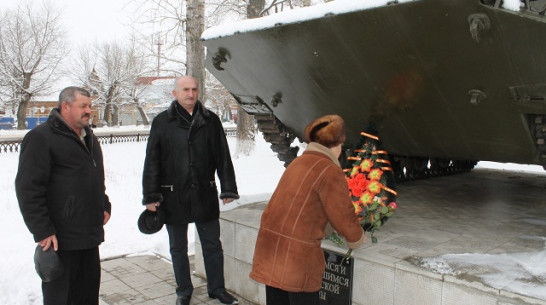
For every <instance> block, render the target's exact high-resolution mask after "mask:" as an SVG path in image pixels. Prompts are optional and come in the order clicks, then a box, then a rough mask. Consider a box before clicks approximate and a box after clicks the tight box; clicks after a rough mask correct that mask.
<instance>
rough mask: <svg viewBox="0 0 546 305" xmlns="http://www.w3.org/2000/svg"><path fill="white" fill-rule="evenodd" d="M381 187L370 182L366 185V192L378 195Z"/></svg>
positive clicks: (376, 182) (374, 182)
mask: <svg viewBox="0 0 546 305" xmlns="http://www.w3.org/2000/svg"><path fill="white" fill-rule="evenodd" d="M382 186H383V185H382V184H381V183H379V182H378V181H371V182H370V184H368V190H369V191H370V193H373V194H379V193H381V187H382Z"/></svg>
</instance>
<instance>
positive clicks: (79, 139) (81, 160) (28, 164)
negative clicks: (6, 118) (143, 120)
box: [15, 87, 111, 305]
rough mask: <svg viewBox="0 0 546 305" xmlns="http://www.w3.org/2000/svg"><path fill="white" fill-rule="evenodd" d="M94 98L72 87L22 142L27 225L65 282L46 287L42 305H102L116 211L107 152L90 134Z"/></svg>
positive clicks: (20, 189)
mask: <svg viewBox="0 0 546 305" xmlns="http://www.w3.org/2000/svg"><path fill="white" fill-rule="evenodd" d="M91 103H92V100H91V97H90V94H89V92H88V91H87V90H85V89H82V88H79V87H67V88H65V89H63V90H62V91H61V93H60V95H59V106H58V108H56V109H53V110H52V111H51V114H50V115H49V118H48V120H47V122H46V123H45V124H42V125H39V126H37V127H36V128H34V129H32V130H31V131H29V132H28V133H27V134H26V136H25V137H24V139H23V142H22V143H21V154H20V157H19V168H18V172H17V177H16V178H15V190H16V193H17V199H18V201H19V207H20V209H21V213H22V215H23V219H24V221H25V224H26V225H27V227H28V229H29V231H30V232H31V233H32V235H33V236H34V240H35V241H36V242H38V244H39V245H40V246H41V247H42V249H43V251H46V250H48V249H49V247H53V249H54V250H55V251H57V254H58V256H59V257H60V260H61V261H62V263H63V265H64V272H63V274H62V276H61V277H60V278H57V279H55V280H52V281H45V280H44V282H42V292H43V298H44V305H50V304H55V305H62V304H98V302H99V286H100V272H101V268H100V257H99V249H98V246H99V245H100V244H101V243H102V242H103V241H104V228H103V226H104V225H105V224H106V223H107V222H108V220H109V219H110V210H111V205H110V201H109V199H108V196H107V195H106V193H105V185H104V167H103V158H102V151H101V149H100V145H99V142H98V140H97V137H96V136H95V135H94V134H93V132H92V131H91V129H90V128H89V116H90V114H91Z"/></svg>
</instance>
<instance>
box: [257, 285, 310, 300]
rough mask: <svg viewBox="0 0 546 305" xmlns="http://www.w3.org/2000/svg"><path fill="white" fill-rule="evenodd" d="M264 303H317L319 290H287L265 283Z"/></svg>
mask: <svg viewBox="0 0 546 305" xmlns="http://www.w3.org/2000/svg"><path fill="white" fill-rule="evenodd" d="M265 303H266V304H267V305H318V304H319V292H318V291H317V292H288V291H284V290H282V289H279V288H274V287H271V286H267V285H266V286H265Z"/></svg>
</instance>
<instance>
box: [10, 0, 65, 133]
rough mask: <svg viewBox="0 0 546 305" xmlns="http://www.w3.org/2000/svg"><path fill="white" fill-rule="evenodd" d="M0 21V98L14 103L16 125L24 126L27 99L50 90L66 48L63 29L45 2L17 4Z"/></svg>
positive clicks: (47, 92)
mask: <svg viewBox="0 0 546 305" xmlns="http://www.w3.org/2000/svg"><path fill="white" fill-rule="evenodd" d="M0 24H1V26H0V79H1V81H0V101H1V102H2V103H4V104H5V105H12V107H13V108H15V107H17V129H25V128H26V111H27V108H28V104H29V102H30V100H31V99H32V98H33V97H34V96H37V95H46V94H49V93H50V92H49V90H51V86H52V85H53V83H54V81H55V80H56V73H57V72H58V68H59V65H60V63H61V61H62V59H63V58H64V57H65V55H66V54H67V52H68V48H67V47H66V43H65V32H64V31H63V29H62V28H61V27H60V13H59V12H58V11H57V10H55V9H54V7H53V6H52V5H51V4H50V3H49V2H45V3H42V4H41V5H40V6H38V7H32V6H31V5H30V3H26V4H20V5H19V6H18V7H17V9H16V10H8V11H6V12H5V13H4V14H2V15H1V16H0Z"/></svg>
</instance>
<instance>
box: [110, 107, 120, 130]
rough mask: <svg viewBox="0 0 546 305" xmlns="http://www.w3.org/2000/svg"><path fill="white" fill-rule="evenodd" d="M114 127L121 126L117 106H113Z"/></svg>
mask: <svg viewBox="0 0 546 305" xmlns="http://www.w3.org/2000/svg"><path fill="white" fill-rule="evenodd" d="M112 109H113V110H114V111H113V112H112V126H119V107H118V105H116V104H113V105H112Z"/></svg>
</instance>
